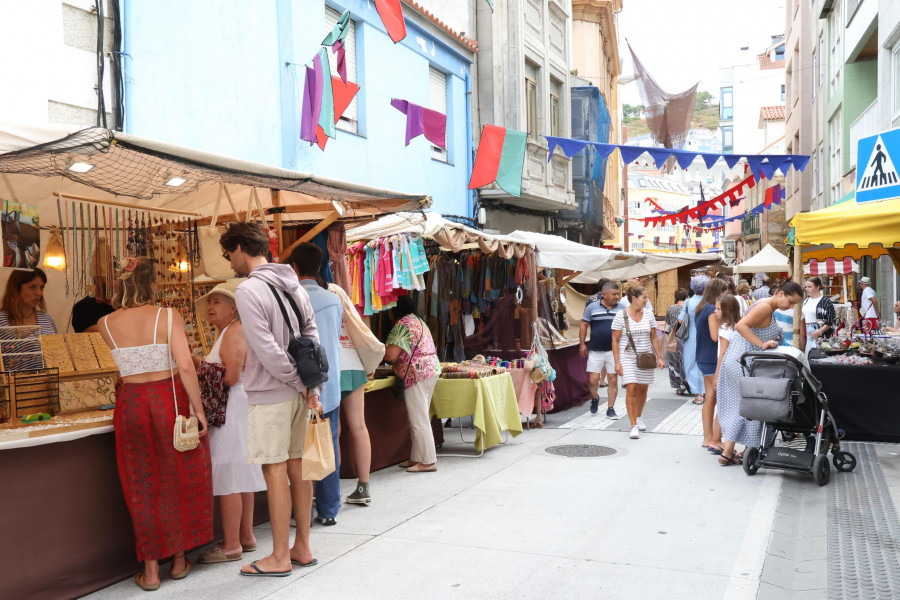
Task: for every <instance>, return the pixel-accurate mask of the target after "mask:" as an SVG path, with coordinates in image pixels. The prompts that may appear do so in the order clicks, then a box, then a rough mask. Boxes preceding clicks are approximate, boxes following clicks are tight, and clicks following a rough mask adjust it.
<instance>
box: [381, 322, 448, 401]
mask: <svg viewBox="0 0 900 600" xmlns="http://www.w3.org/2000/svg"><path fill="white" fill-rule="evenodd" d="M387 345H388V346H390V345H394V346H397V347H399V348H400V355H399V356H398V357H397V361H396V362H395V363H394V374H395V375H397V377H400V378H405V379H404V381H403V387H404V388H411V387H412V386H414V385H415V384H417V383H419V382H420V381H424V380H426V379H429V378H431V377H434V376H435V375H438V374H439V373H440V372H441V363H440V362H439V361H438V358H437V350H436V349H435V347H434V338H432V337H431V332H430V331H429V330H428V326H427V325H426V324H425V322H424V321H423V320H422V319H420V318H419V317H417V316H416V315H406V316H405V317H403V318H401V319H400V320H398V321H397V323H396V324H395V325H394V328H393V329H392V330H391V333H390V335H389V336H388V339H387Z"/></svg>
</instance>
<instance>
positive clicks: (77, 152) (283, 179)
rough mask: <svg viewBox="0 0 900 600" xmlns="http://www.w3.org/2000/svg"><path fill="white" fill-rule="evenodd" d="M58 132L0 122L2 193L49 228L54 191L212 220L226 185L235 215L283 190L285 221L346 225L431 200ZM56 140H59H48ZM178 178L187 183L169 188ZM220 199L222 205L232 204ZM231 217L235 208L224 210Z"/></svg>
mask: <svg viewBox="0 0 900 600" xmlns="http://www.w3.org/2000/svg"><path fill="white" fill-rule="evenodd" d="M60 133H62V132H61V131H60V130H59V129H54V128H52V127H47V128H29V127H23V126H16V125H5V124H2V123H0V151H4V153H3V154H0V173H2V174H3V175H4V177H3V178H2V180H0V190H2V192H0V193H3V194H4V197H14V198H16V199H18V200H20V201H22V202H26V203H28V204H35V205H37V206H38V211H39V213H40V214H41V217H42V223H43V224H45V225H54V224H56V221H57V220H58V219H57V216H56V213H57V211H56V206H55V204H56V202H55V197H54V196H53V193H54V192H59V193H63V194H70V195H76V196H84V197H90V198H94V199H97V200H100V201H109V200H113V201H120V202H122V201H125V202H129V203H134V204H139V205H141V206H142V207H144V206H146V208H147V209H148V210H152V209H153V208H168V209H176V210H185V211H191V212H196V213H199V214H200V215H202V216H209V215H211V214H212V212H213V210H214V207H215V205H216V203H217V202H218V201H219V199H220V194H221V192H220V184H225V185H226V186H227V187H228V191H229V193H230V195H231V198H232V200H233V202H234V205H235V209H236V211H238V212H240V211H242V210H245V209H246V208H247V206H248V205H249V203H250V199H251V190H252V189H253V188H256V189H257V194H258V196H259V198H260V201H261V203H262V205H263V208H268V207H270V206H272V196H271V193H269V192H268V191H267V190H279V194H280V197H281V202H282V205H283V206H287V207H289V208H288V210H287V212H286V219H288V220H297V221H318V220H321V219H323V218H325V217H326V216H328V215H329V214H331V213H332V212H333V211H334V207H333V205H332V202H341V203H344V206H345V207H346V208H347V209H348V210H347V212H346V213H345V216H346V217H347V218H353V217H357V218H371V217H372V216H374V215H377V214H380V213H382V212H384V211H385V210H391V211H392V210H403V209H407V210H409V209H414V208H425V207H427V206H429V205H430V198H429V197H427V196H425V195H417V194H407V193H400V192H394V191H390V190H383V189H379V188H374V187H371V186H365V185H360V184H355V183H350V182H345V181H338V180H335V179H331V178H327V177H321V176H318V175H314V174H312V173H303V172H299V171H291V170H287V169H281V168H277V167H271V166H268V165H263V164H260V163H253V162H249V161H243V160H238V159H234V158H230V157H226V156H221V155H217V154H212V153H208V152H202V151H199V150H194V149H191V148H185V147H182V146H175V145H172V144H166V143H163V142H159V141H156V140H149V139H146V138H141V137H138V136H133V135H129V134H125V133H120V132H117V131H111V130H107V129H99V128H92V129H84V130H81V131H77V132H74V133H71V134H69V135H65V136H63V137H57V136H59V135H60ZM49 136H53V137H49ZM75 162H82V163H86V164H88V165H92V168H91V169H90V170H89V171H87V172H85V173H76V172H72V171H71V170H69V167H70V166H71V165H72V164H73V163H75ZM174 177H179V178H182V179H185V180H186V181H185V182H184V183H183V184H182V185H181V186H178V187H172V186H169V185H166V182H168V181H170V180H172V178H174ZM225 200H226V199H222V204H223V205H224V206H225V207H227V206H228V204H227V203H226V201H225ZM221 212H222V213H228V212H231V211H230V207H229V209H225V208H223V209H221Z"/></svg>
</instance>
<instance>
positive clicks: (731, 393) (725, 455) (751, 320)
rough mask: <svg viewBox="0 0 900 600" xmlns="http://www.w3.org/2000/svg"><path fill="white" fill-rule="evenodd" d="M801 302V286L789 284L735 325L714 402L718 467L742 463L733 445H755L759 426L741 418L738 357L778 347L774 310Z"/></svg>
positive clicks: (787, 307) (786, 308)
mask: <svg viewBox="0 0 900 600" xmlns="http://www.w3.org/2000/svg"><path fill="white" fill-rule="evenodd" d="M802 300H803V289H802V288H801V287H800V284H798V283H797V282H794V281H788V282H787V283H785V284H783V285H782V286H781V287H780V288H779V289H778V291H777V292H775V294H774V295H773V296H770V297H768V298H763V299H762V300H757V301H756V302H754V303H753V306H751V307H750V309H749V310H748V311H747V314H746V315H744V317H743V318H742V319H741V320H740V321H738V324H737V325H735V327H734V330H735V333H734V335H733V336H732V338H731V341H730V342H729V344H728V349H727V350H726V351H725V356H724V357H722V364H721V366H720V367H719V384H718V389H717V399H718V408H719V424H720V425H721V426H722V440H724V442H725V443H724V444H723V445H722V446H723V450H722V456H720V457H719V464H720V465H722V466H723V467H724V466H728V465H739V464H741V459H742V458H743V457H742V456H741V455H739V454H737V453H736V452H735V449H734V446H735V444H743V445H745V446H758V445H759V442H760V434H761V433H762V429H761V427H762V424H761V423H759V422H756V421H748V420H747V419H745V418H744V417H742V416H741V384H740V381H741V378H742V377H743V376H744V372H743V369H742V368H741V356H743V355H744V354H745V353H747V352H759V351H761V350H767V349H769V348H776V347H778V343H779V340H780V339H781V337H782V332H781V326H780V325H779V324H778V322H777V321H776V320H775V316H774V313H775V311H776V310H788V309H790V308H792V307H793V306H794V305H795V304H797V303H798V302H801V301H802Z"/></svg>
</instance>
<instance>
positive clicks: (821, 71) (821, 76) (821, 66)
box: [816, 30, 826, 88]
mask: <svg viewBox="0 0 900 600" xmlns="http://www.w3.org/2000/svg"><path fill="white" fill-rule="evenodd" d="M817 54H818V57H819V62H818V63H816V71H817V72H818V78H817V80H816V88H820V87H822V85H823V84H824V83H825V58H826V54H825V31H824V30H822V31H820V32H819V50H818V53H817Z"/></svg>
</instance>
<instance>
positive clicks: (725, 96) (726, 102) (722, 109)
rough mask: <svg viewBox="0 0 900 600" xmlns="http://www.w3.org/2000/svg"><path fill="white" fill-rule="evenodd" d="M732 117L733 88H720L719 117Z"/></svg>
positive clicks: (723, 118)
mask: <svg viewBox="0 0 900 600" xmlns="http://www.w3.org/2000/svg"><path fill="white" fill-rule="evenodd" d="M733 117H734V89H733V88H732V87H731V86H728V87H723V88H721V89H720V99H719V119H721V120H722V121H730V120H731V119H732V118H733Z"/></svg>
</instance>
